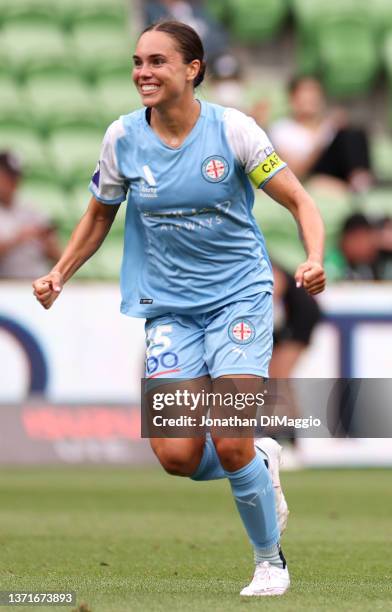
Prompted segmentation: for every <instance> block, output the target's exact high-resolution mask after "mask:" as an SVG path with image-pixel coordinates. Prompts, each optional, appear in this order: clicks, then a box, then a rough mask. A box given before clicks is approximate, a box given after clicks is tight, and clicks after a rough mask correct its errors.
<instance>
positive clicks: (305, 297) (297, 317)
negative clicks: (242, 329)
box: [269, 263, 321, 469]
mask: <svg viewBox="0 0 392 612" xmlns="http://www.w3.org/2000/svg"><path fill="white" fill-rule="evenodd" d="M273 273H274V350H273V353H272V359H271V363H270V367H269V375H270V377H271V378H275V379H279V380H280V382H279V383H278V384H279V389H280V390H281V391H282V393H283V395H284V397H285V398H286V399H287V400H288V404H287V405H286V406H285V407H284V408H285V414H286V415H287V416H288V417H290V418H296V417H300V416H301V413H300V410H299V409H298V407H297V399H296V395H295V392H294V390H293V388H292V386H291V384H290V380H288V379H290V378H291V377H292V374H293V370H294V368H295V366H296V365H297V363H298V360H299V359H300V357H301V355H302V354H303V352H304V351H305V350H306V348H307V347H308V346H309V344H310V339H311V336H312V333H313V330H314V328H315V327H316V325H317V323H318V322H319V321H320V319H321V311H320V308H319V306H318V303H317V302H316V300H315V299H314V298H313V297H312V296H311V295H309V294H308V293H307V292H306V291H305V289H304V288H303V287H300V288H298V287H297V286H296V283H295V279H294V277H293V276H292V275H291V274H289V273H288V272H286V271H285V270H284V269H283V268H281V267H280V266H278V265H276V264H275V263H274V264H273ZM280 416H282V415H280ZM274 435H275V434H274ZM281 436H282V438H284V439H283V440H282V442H285V441H288V443H289V444H290V445H289V446H288V445H287V444H286V445H285V453H284V464H285V467H286V468H287V469H295V468H297V467H300V465H301V461H300V457H299V456H298V453H297V450H296V430H295V429H294V428H290V429H289V430H286V431H282V432H281ZM278 437H280V436H279V435H278Z"/></svg>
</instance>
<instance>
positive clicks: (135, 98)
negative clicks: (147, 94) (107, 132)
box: [95, 74, 141, 125]
mask: <svg viewBox="0 0 392 612" xmlns="http://www.w3.org/2000/svg"><path fill="white" fill-rule="evenodd" d="M97 103H98V104H97ZM95 104H97V106H98V107H99V108H100V109H102V113H103V115H104V117H105V124H106V125H108V124H109V123H111V122H112V121H113V120H114V119H117V117H119V116H120V115H125V114H127V113H130V112H131V111H133V110H135V109H136V108H139V107H140V105H141V103H140V96H139V94H138V92H137V90H136V88H135V86H134V85H133V83H132V82H131V77H130V74H129V75H128V76H127V77H124V76H121V75H120V76H116V75H113V76H110V75H107V76H102V77H101V78H98V80H97V84H96V89H95Z"/></svg>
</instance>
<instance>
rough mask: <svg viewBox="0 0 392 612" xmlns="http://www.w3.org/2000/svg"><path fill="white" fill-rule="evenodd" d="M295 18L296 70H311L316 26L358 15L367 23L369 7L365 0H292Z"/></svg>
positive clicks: (314, 65)
mask: <svg viewBox="0 0 392 612" xmlns="http://www.w3.org/2000/svg"><path fill="white" fill-rule="evenodd" d="M292 11H293V14H294V19H295V22H296V38H297V53H296V54H297V65H298V73H300V74H315V73H316V72H317V71H318V69H319V63H320V58H319V29H320V28H322V27H323V26H324V24H325V22H326V20H329V19H337V20H341V19H343V20H344V19H351V18H353V19H355V18H356V17H358V16H359V17H360V18H362V19H363V20H364V21H365V22H366V23H367V24H368V25H369V26H370V25H371V23H372V19H373V11H372V9H371V8H370V3H368V2H367V0H330V1H328V2H318V1H317V0H292Z"/></svg>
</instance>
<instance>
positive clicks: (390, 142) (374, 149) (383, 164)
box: [371, 134, 392, 183]
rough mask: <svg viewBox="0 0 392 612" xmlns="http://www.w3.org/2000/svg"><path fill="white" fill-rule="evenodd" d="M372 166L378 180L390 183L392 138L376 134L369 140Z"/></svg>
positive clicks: (391, 177) (391, 174)
mask: <svg viewBox="0 0 392 612" xmlns="http://www.w3.org/2000/svg"><path fill="white" fill-rule="evenodd" d="M371 158H372V167H373V169H374V173H375V176H376V179H377V180H378V181H383V182H385V181H389V182H391V183H392V163H391V161H392V138H391V136H389V135H387V134H378V135H377V136H373V138H372V140H371Z"/></svg>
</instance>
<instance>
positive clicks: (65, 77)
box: [25, 66, 99, 132]
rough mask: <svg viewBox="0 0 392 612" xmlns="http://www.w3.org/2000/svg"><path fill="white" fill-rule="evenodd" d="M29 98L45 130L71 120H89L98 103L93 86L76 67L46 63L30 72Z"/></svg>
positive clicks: (27, 95)
mask: <svg viewBox="0 0 392 612" xmlns="http://www.w3.org/2000/svg"><path fill="white" fill-rule="evenodd" d="M25 92H26V98H27V100H28V101H29V105H30V108H31V111H32V113H33V115H34V119H35V121H36V122H37V124H38V125H39V126H40V127H41V129H42V130H43V131H45V130H46V131H48V132H49V131H52V130H53V129H54V128H55V127H56V126H61V125H64V124H66V123H67V122H69V121H70V120H71V121H72V120H84V119H86V120H89V119H91V118H93V117H95V116H96V112H95V111H94V112H93V111H92V109H95V108H96V107H97V108H99V107H98V105H97V104H96V103H95V102H94V100H93V96H92V90H91V88H90V87H89V86H88V85H87V84H86V82H85V81H83V80H82V79H81V78H80V75H79V74H78V73H75V72H74V71H73V70H72V69H67V68H65V67H63V68H60V67H59V66H58V67H56V66H54V67H53V70H50V69H48V68H47V67H44V68H43V69H42V70H36V71H34V72H33V73H31V74H30V75H28V76H27V79H26V84H25Z"/></svg>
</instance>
